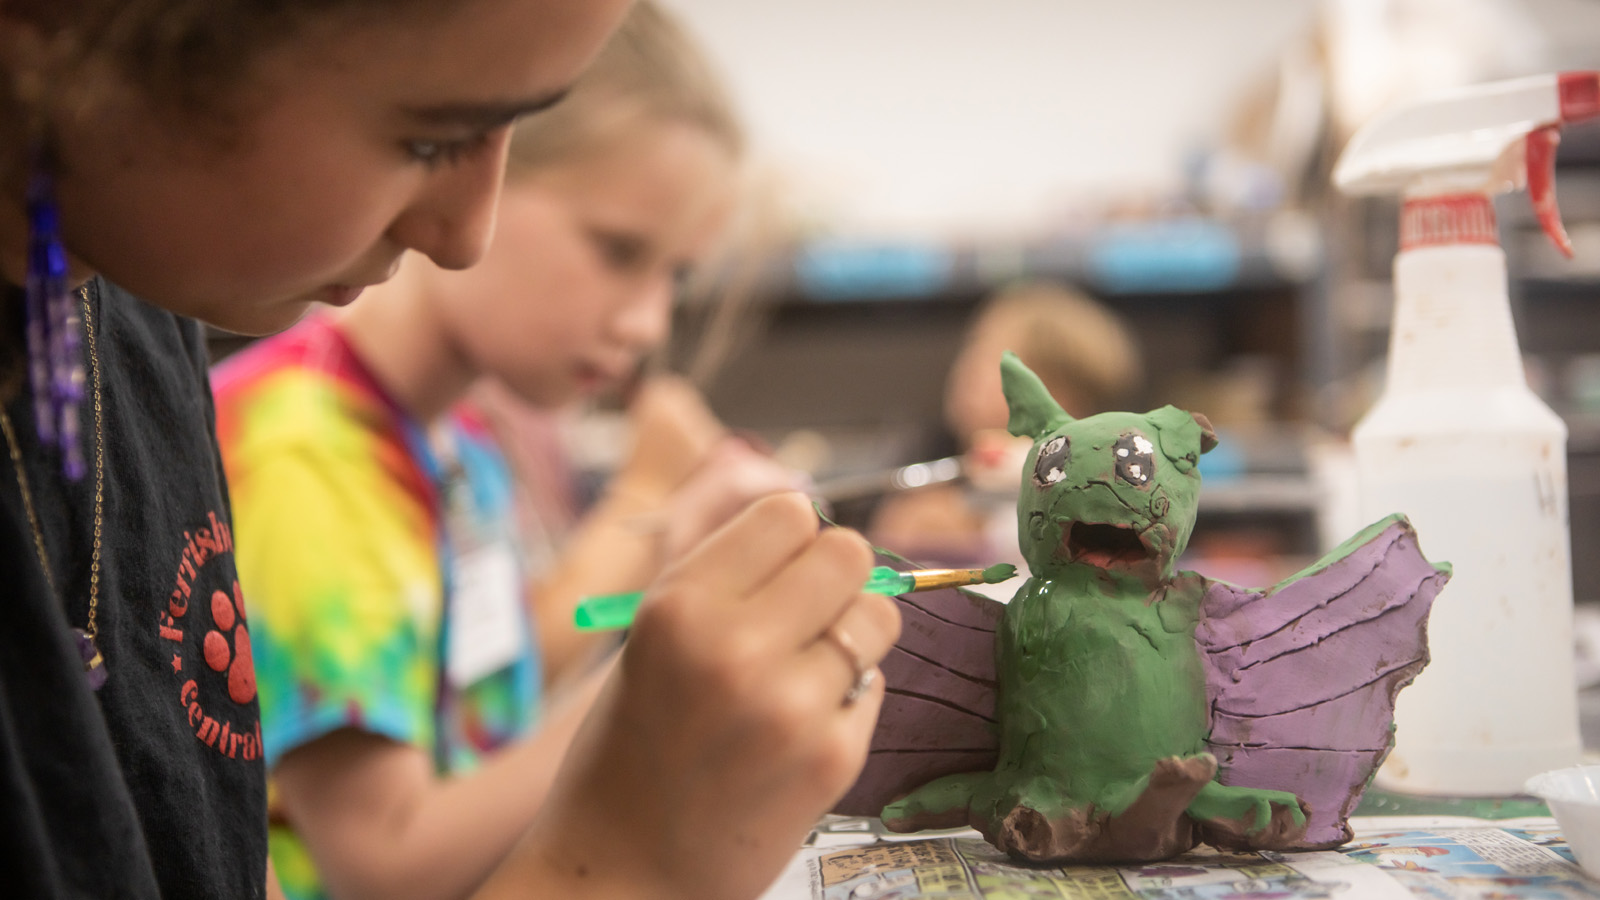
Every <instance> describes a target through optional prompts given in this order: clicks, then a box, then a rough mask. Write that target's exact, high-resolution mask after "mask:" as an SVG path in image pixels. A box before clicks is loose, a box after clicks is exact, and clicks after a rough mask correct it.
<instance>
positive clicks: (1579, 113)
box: [1523, 72, 1600, 259]
mask: <svg viewBox="0 0 1600 900" xmlns="http://www.w3.org/2000/svg"><path fill="white" fill-rule="evenodd" d="M1556 96H1557V99H1558V103H1559V109H1560V116H1561V121H1560V122H1558V123H1555V124H1551V125H1545V126H1542V127H1540V128H1535V129H1534V130H1532V131H1530V132H1528V136H1527V139H1526V142H1525V143H1524V144H1523V159H1524V161H1525V162H1526V164H1527V169H1528V199H1529V200H1531V201H1533V212H1534V215H1536V216H1538V217H1539V227H1541V228H1543V229H1544V233H1545V235H1547V236H1548V237H1549V238H1550V241H1551V243H1554V244H1555V245H1556V249H1557V250H1560V251H1561V253H1562V255H1563V256H1566V257H1567V258H1568V259H1571V258H1572V240H1571V239H1570V238H1568V237H1567V229H1566V228H1565V227H1563V226H1562V224H1561V210H1560V209H1558V208H1557V207H1556V145H1557V144H1559V143H1561V126H1562V125H1564V124H1566V123H1568V122H1582V121H1584V120H1585V119H1593V118H1595V117H1596V116H1600V73H1597V72H1562V73H1561V74H1560V75H1558V76H1556Z"/></svg>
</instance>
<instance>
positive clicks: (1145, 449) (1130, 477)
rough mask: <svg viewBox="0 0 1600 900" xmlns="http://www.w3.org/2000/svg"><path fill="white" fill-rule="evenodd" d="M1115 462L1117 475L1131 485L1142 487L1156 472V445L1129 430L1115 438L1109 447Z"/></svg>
mask: <svg viewBox="0 0 1600 900" xmlns="http://www.w3.org/2000/svg"><path fill="white" fill-rule="evenodd" d="M1111 453H1112V456H1113V457H1115V459H1116V462H1117V477H1118V478H1120V479H1122V480H1123V481H1126V482H1127V483H1129V484H1131V485H1133V486H1134V487H1144V486H1145V485H1147V484H1149V483H1150V479H1152V478H1154V477H1155V474H1156V446H1155V444H1152V443H1150V439H1149V438H1147V437H1145V436H1144V435H1142V434H1140V433H1139V432H1137V431H1130V432H1128V433H1127V434H1125V435H1123V436H1122V437H1120V438H1118V439H1117V443H1116V446H1114V447H1112V448H1111Z"/></svg>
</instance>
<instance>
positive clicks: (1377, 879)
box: [764, 816, 1600, 900]
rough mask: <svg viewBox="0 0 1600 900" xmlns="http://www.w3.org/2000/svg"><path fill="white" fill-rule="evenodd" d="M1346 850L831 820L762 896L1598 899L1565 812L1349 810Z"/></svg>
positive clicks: (847, 899)
mask: <svg viewBox="0 0 1600 900" xmlns="http://www.w3.org/2000/svg"><path fill="white" fill-rule="evenodd" d="M1350 822H1351V825H1352V827H1353V828H1354V829H1355V839H1354V840H1352V841H1351V842H1350V843H1348V844H1346V845H1345V846H1343V847H1340V848H1338V849H1337V850H1325V851H1313V852H1303V853H1278V852H1256V853H1223V852H1218V851H1215V850H1211V849H1210V848H1207V847H1200V848H1197V850H1196V851H1194V852H1192V853H1188V854H1185V855H1183V856H1180V857H1177V858H1176V859H1171V860H1167V861H1165V862H1160V863H1149V864H1146V865H1138V866H1067V867H1063V868H1048V869H1047V868H1037V867H1029V866H1023V865H1018V864H1017V863H1015V862H1013V861H1012V860H1011V859H1009V858H1008V857H1007V856H1006V855H1005V854H1004V853H1002V852H1000V851H998V850H996V849H994V848H993V847H991V846H989V845H988V844H987V843H985V842H984V840H983V839H982V838H981V837H979V836H978V834H977V832H975V831H964V832H959V833H946V834H941V835H939V836H937V837H927V836H911V838H910V839H905V838H906V836H902V835H886V834H883V833H882V832H881V831H878V830H876V829H875V828H874V827H873V825H872V824H871V823H867V822H863V821H862V820H839V821H833V822H829V823H824V825H823V826H821V827H819V829H818V831H816V832H814V833H813V835H812V846H809V847H807V848H806V849H805V850H804V851H802V852H801V853H800V855H799V856H797V857H796V858H795V859H794V861H793V862H792V863H791V864H790V866H789V868H788V870H787V871H785V873H784V874H783V876H782V877H781V878H780V879H779V881H778V882H777V883H776V884H774V885H773V887H772V889H771V890H770V891H768V893H767V894H766V895H765V898H764V900H924V898H926V900H1034V898H1047V897H1048V898H1056V900H1268V898H1271V900H1414V898H1438V900H1456V898H1462V900H1467V898H1470V900H1490V898H1495V900H1511V898H1516V900H1524V898H1528V900H1568V898H1597V900H1600V881H1596V880H1593V879H1591V878H1589V877H1588V876H1586V875H1585V874H1584V873H1583V872H1582V871H1581V870H1580V869H1579V868H1578V866H1577V864H1576V861H1575V859H1574V857H1573V855H1572V851H1571V849H1569V848H1568V846H1567V842H1566V840H1565V839H1564V838H1563V837H1562V835H1561V831H1560V829H1559V828H1557V827H1556V823H1555V820H1554V819H1550V818H1526V819H1503V820H1497V821H1491V820H1487V819H1471V818H1460V817H1440V816H1426V817H1424V816H1413V817H1398V816H1381V817H1368V818H1360V817H1358V818H1354V819H1351V820H1350Z"/></svg>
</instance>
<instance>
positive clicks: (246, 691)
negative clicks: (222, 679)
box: [205, 581, 256, 703]
mask: <svg viewBox="0 0 1600 900" xmlns="http://www.w3.org/2000/svg"><path fill="white" fill-rule="evenodd" d="M236 611H237V612H236ZM211 621H212V622H215V623H216V626H217V627H216V628H214V629H212V630H211V631H208V632H206V642H205V652H206V665H208V666H210V667H211V668H212V669H213V670H214V671H217V672H221V671H223V670H226V671H227V673H228V696H229V697H231V698H233V702H235V703H249V702H250V701H251V700H254V699H255V696H256V667H255V662H254V661H253V660H252V659H251V657H250V632H249V631H247V630H246V629H245V627H244V597H242V596H240V594H239V582H237V581H235V582H234V583H233V596H232V597H229V596H228V595H227V594H225V593H223V592H222V591H212V592H211ZM235 625H238V627H237V628H235V627H234V626H235ZM230 630H231V631H232V632H233V638H232V640H231V641H230V640H229V638H228V634H227V632H229V631H230Z"/></svg>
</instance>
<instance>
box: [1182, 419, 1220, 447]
mask: <svg viewBox="0 0 1600 900" xmlns="http://www.w3.org/2000/svg"><path fill="white" fill-rule="evenodd" d="M1189 415H1191V416H1193V417H1194V423H1195V424H1196V425H1199V426H1200V452H1201V453H1210V452H1211V451H1212V450H1215V449H1216V448H1217V430H1216V429H1215V428H1212V427H1211V420H1210V419H1208V418H1206V416H1205V413H1197V412H1191V413H1189Z"/></svg>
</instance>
